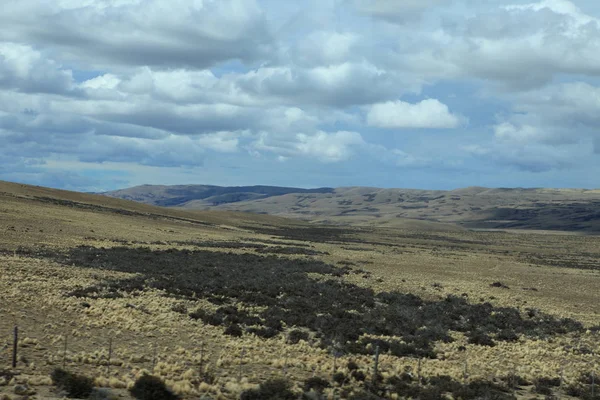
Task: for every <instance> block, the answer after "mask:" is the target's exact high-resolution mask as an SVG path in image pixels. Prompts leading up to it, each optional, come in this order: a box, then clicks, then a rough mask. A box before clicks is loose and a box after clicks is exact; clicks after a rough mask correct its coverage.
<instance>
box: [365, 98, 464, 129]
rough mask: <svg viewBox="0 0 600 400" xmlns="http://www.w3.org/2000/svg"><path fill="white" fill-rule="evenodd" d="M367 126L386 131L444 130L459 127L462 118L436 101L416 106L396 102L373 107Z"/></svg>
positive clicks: (426, 101) (424, 101)
mask: <svg viewBox="0 0 600 400" xmlns="http://www.w3.org/2000/svg"><path fill="white" fill-rule="evenodd" d="M367 124H368V125H370V126H374V127H378V128H386V129H405V128H437V129H443V128H456V127H458V126H459V125H460V117H458V116H456V115H454V114H452V113H451V112H450V110H449V109H448V106H447V105H445V104H443V103H441V102H440V101H439V100H436V99H427V100H423V101H421V102H419V103H416V104H411V103H407V102H404V101H400V100H396V101H389V102H386V103H379V104H374V105H373V106H371V107H370V109H369V111H368V113H367Z"/></svg>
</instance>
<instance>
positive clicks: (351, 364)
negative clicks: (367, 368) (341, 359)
mask: <svg viewBox="0 0 600 400" xmlns="http://www.w3.org/2000/svg"><path fill="white" fill-rule="evenodd" d="M357 369H358V364H357V363H356V361H354V360H350V361H348V371H356V370H357Z"/></svg>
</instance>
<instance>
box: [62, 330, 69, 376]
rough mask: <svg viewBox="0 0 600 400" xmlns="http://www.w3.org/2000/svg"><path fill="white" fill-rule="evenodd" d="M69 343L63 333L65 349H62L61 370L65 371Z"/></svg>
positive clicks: (67, 337)
mask: <svg viewBox="0 0 600 400" xmlns="http://www.w3.org/2000/svg"><path fill="white" fill-rule="evenodd" d="M68 343H69V336H68V335H67V334H66V333H65V347H64V349H63V365H62V366H63V369H65V366H66V364H67V346H68Z"/></svg>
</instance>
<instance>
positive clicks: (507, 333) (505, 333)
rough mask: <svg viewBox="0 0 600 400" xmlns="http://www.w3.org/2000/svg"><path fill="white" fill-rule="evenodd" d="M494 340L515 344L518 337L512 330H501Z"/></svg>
mask: <svg viewBox="0 0 600 400" xmlns="http://www.w3.org/2000/svg"><path fill="white" fill-rule="evenodd" d="M496 339H498V340H502V341H505V342H516V341H517V340H519V335H517V334H516V333H515V331H514V330H512V329H503V330H501V331H500V332H498V335H496Z"/></svg>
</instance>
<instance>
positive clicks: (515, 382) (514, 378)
mask: <svg viewBox="0 0 600 400" xmlns="http://www.w3.org/2000/svg"><path fill="white" fill-rule="evenodd" d="M500 379H501V380H502V381H503V382H505V383H506V385H507V386H508V387H509V388H516V387H519V386H528V385H529V384H530V382H528V381H527V379H525V378H523V377H521V376H519V375H516V374H508V375H506V376H505V377H503V378H500Z"/></svg>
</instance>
